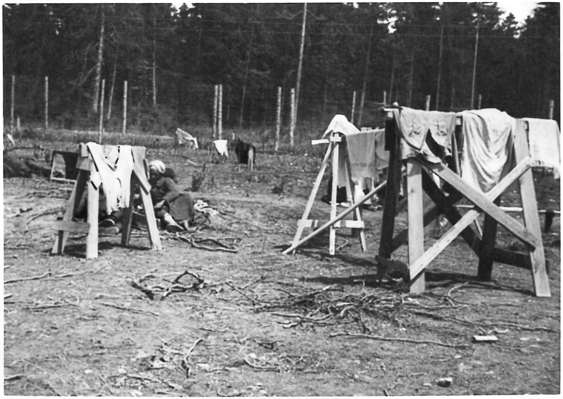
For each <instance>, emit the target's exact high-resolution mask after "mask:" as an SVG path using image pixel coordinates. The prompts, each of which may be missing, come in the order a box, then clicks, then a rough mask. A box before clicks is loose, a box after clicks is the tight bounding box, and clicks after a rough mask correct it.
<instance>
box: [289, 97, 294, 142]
mask: <svg viewBox="0 0 563 399" xmlns="http://www.w3.org/2000/svg"><path fill="white" fill-rule="evenodd" d="M290 101H291V104H290V105H291V111H290V121H289V146H290V147H291V148H293V145H294V143H295V142H294V135H295V89H294V88H292V89H291V94H290Z"/></svg>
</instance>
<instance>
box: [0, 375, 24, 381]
mask: <svg viewBox="0 0 563 399" xmlns="http://www.w3.org/2000/svg"><path fill="white" fill-rule="evenodd" d="M23 377H25V376H24V375H23V374H14V375H9V376H6V377H4V382H9V381H15V380H19V379H21V378H23Z"/></svg>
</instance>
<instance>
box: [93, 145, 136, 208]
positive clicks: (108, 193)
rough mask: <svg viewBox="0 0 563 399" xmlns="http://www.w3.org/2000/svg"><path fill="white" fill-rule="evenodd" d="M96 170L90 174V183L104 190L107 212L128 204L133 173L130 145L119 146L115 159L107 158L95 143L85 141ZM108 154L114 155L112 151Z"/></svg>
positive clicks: (100, 147)
mask: <svg viewBox="0 0 563 399" xmlns="http://www.w3.org/2000/svg"><path fill="white" fill-rule="evenodd" d="M86 147H87V148H88V152H89V153H90V155H91V157H92V161H93V162H94V165H95V168H96V171H97V172H94V173H92V174H91V176H90V181H91V183H92V184H93V185H94V186H95V187H96V188H99V187H100V186H101V189H102V190H103V192H104V196H105V199H106V211H107V213H108V214H110V213H111V212H113V211H115V210H117V209H119V208H126V207H128V206H129V202H130V194H131V173H133V166H134V165H133V152H132V149H131V146H128V145H124V146H119V157H118V158H117V161H115V160H114V159H113V156H112V159H111V160H108V159H107V158H106V157H105V156H104V149H103V147H102V146H101V145H99V144H97V143H87V144H86ZM110 154H112V155H115V153H114V152H113V151H111V152H110Z"/></svg>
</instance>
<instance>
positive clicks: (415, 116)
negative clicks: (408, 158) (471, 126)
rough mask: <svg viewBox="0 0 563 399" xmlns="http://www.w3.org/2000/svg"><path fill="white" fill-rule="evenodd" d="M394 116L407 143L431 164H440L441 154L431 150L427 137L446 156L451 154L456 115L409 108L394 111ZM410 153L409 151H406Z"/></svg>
mask: <svg viewBox="0 0 563 399" xmlns="http://www.w3.org/2000/svg"><path fill="white" fill-rule="evenodd" d="M393 114H394V117H395V120H396V121H397V127H398V128H399V131H400V132H401V136H402V138H403V139H404V140H405V142H406V143H407V144H408V145H409V146H410V147H412V148H413V149H414V150H416V151H417V152H418V153H422V154H424V155H425V157H426V159H427V160H428V161H430V162H440V160H441V159H440V157H439V156H438V155H439V154H435V153H433V152H432V151H431V150H430V147H429V146H428V144H427V135H428V133H430V134H431V137H432V139H433V140H434V142H435V143H436V144H438V145H439V146H440V147H441V148H443V150H444V154H445V155H450V154H451V148H452V144H451V142H452V141H451V138H452V135H453V133H454V132H455V121H456V115H455V113H453V112H439V111H422V110H417V109H412V108H409V107H401V108H399V109H394V110H393ZM403 153H404V154H405V153H409V152H408V151H406V152H405V151H404V152H403Z"/></svg>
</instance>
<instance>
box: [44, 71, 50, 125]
mask: <svg viewBox="0 0 563 399" xmlns="http://www.w3.org/2000/svg"><path fill="white" fill-rule="evenodd" d="M44 122H45V125H44V126H43V134H44V135H45V134H47V128H48V127H49V77H48V76H45V121H44Z"/></svg>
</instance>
